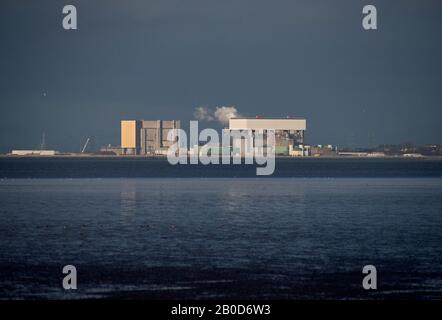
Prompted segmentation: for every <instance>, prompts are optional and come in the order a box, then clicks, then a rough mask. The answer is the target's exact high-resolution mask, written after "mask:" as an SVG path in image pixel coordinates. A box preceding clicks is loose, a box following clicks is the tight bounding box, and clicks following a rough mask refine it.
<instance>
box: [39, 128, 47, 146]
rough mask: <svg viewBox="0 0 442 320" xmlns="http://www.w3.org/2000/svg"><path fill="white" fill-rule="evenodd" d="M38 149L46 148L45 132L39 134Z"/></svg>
mask: <svg viewBox="0 0 442 320" xmlns="http://www.w3.org/2000/svg"><path fill="white" fill-rule="evenodd" d="M40 150H46V133H44V132H43V134H42V135H41V143H40Z"/></svg>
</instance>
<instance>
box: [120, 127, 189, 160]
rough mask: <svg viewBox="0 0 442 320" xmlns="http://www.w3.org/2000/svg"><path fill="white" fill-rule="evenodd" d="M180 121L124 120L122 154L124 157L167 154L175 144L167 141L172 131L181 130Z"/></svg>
mask: <svg viewBox="0 0 442 320" xmlns="http://www.w3.org/2000/svg"><path fill="white" fill-rule="evenodd" d="M180 128H181V123H180V121H179V120H122V121H121V151H122V152H121V153H122V154H124V155H154V154H166V153H167V149H168V147H169V146H170V145H171V144H172V143H174V142H173V141H168V140H167V135H168V133H169V131H170V130H172V129H180Z"/></svg>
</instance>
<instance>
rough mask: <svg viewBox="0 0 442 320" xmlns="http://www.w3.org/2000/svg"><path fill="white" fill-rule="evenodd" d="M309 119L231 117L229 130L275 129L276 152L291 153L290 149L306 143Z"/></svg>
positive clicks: (277, 153)
mask: <svg viewBox="0 0 442 320" xmlns="http://www.w3.org/2000/svg"><path fill="white" fill-rule="evenodd" d="M306 127H307V121H306V119H303V118H277V119H265V118H231V119H230V120H229V130H231V131H233V130H235V131H241V130H252V133H254V132H255V131H263V132H264V133H265V132H266V131H267V130H274V134H275V154H276V155H289V154H290V151H291V150H292V149H293V148H294V147H297V146H300V145H303V144H304V137H305V130H306Z"/></svg>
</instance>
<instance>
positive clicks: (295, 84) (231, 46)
mask: <svg viewBox="0 0 442 320" xmlns="http://www.w3.org/2000/svg"><path fill="white" fill-rule="evenodd" d="M66 4H73V5H75V6H76V7H77V10H78V27H79V30H76V31H66V30H64V29H63V28H62V18H63V15H62V8H63V6H64V5H66ZM365 4H375V5H376V6H377V9H378V30H377V31H364V30H363V29H362V25H361V21H362V7H363V6H364V5H365ZM441 31H442V1H438V0H435V1H429V0H414V1H405V0H396V1H394V0H388V1H368V0H366V1H357V0H347V1H330V0H321V1H319V0H303V1H295V0H272V1H270V0H223V1H221V0H199V1H197V0H155V1H145V0H144V1H143V0H139V1H133V0H129V1H128V0H125V1H109V0H106V1H105V0H102V1H97V0H95V1H92V0H88V1H74V0H69V1H68V0H66V1H65V2H64V1H43V0H39V1H16V0H2V1H1V3H0V41H1V42H0V46H1V47H0V48H1V50H0V151H1V152H5V151H9V150H10V149H12V148H35V147H36V146H37V145H38V144H39V142H40V138H41V134H42V132H43V131H45V132H46V137H47V144H48V147H50V148H56V149H61V150H73V151H76V150H78V148H79V145H80V141H82V140H83V142H84V140H85V139H86V137H88V136H94V137H95V139H96V142H97V144H98V145H105V144H108V143H111V144H113V145H116V144H118V143H119V120H120V119H123V118H124V119H131V118H144V119H172V118H173V119H181V120H182V121H184V122H188V121H189V120H190V119H192V117H193V116H192V114H193V110H194V108H195V107H197V106H200V105H207V106H209V107H215V106H219V105H228V106H230V105H234V106H236V107H237V108H238V110H239V111H240V113H241V114H242V115H245V116H252V117H253V116H255V115H257V114H259V115H263V116H272V117H278V116H283V117H284V116H286V115H292V116H303V117H306V118H307V126H308V131H307V135H306V137H307V142H308V143H323V144H328V143H331V144H338V145H340V146H358V145H361V146H366V145H369V144H378V143H400V142H408V141H409V142H415V143H441V142H442V139H441V138H442V125H441V119H442V43H441V39H442V36H441ZM44 93H46V96H45V95H44Z"/></svg>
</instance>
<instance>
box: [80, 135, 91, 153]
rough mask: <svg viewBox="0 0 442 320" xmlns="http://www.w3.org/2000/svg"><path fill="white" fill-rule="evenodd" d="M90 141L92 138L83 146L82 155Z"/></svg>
mask: <svg viewBox="0 0 442 320" xmlns="http://www.w3.org/2000/svg"><path fill="white" fill-rule="evenodd" d="M89 140H90V138H87V140H86V143H85V144H84V146H83V149H81V153H84V150H86V147H87V145H88V143H89Z"/></svg>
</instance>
